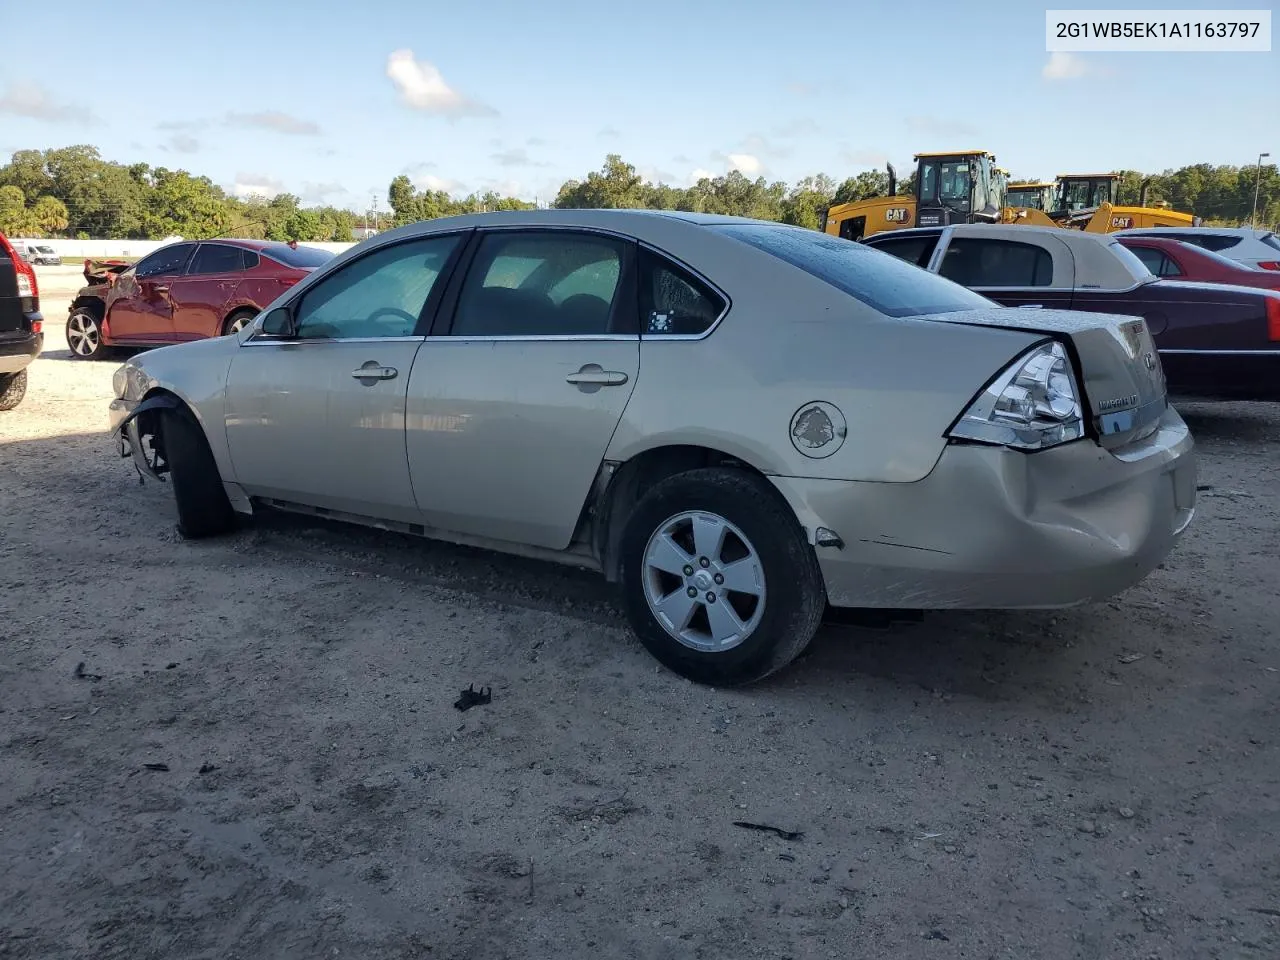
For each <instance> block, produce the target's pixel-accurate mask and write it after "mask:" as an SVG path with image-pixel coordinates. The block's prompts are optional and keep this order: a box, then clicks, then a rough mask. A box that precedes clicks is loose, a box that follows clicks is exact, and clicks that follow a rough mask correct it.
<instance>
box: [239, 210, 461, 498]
mask: <svg viewBox="0 0 1280 960" xmlns="http://www.w3.org/2000/svg"><path fill="white" fill-rule="evenodd" d="M465 237H466V234H465V232H459V233H450V234H435V235H431V236H427V237H417V238H414V239H410V240H403V241H400V242H397V243H393V244H388V245H381V246H377V247H374V248H373V249H372V250H370V251H369V252H367V253H365V254H364V255H363V256H360V257H358V258H356V259H354V260H351V261H348V262H347V263H344V264H343V265H342V266H341V267H339V268H338V269H336V270H334V271H332V272H329V273H326V274H325V275H324V276H322V277H319V278H318V279H317V280H316V282H314V283H311V284H308V285H307V286H304V287H300V288H299V290H298V293H297V295H296V296H295V297H294V298H293V299H292V300H290V301H288V302H287V303H286V304H285V305H284V306H282V307H278V308H277V309H275V310H272V311H271V312H270V313H269V314H268V315H267V316H266V317H264V318H263V324H262V326H263V329H262V330H258V331H255V332H254V333H253V334H252V335H251V336H250V337H249V338H248V339H246V340H245V341H244V342H243V343H241V344H240V346H239V348H238V349H237V350H236V351H235V357H234V358H233V359H232V361H231V366H230V370H229V372H228V376H227V390H226V406H225V422H226V434H227V445H228V449H229V451H230V454H231V462H232V464H233V466H234V469H235V473H236V479H237V481H238V482H239V483H240V485H241V486H242V487H243V488H244V489H245V492H246V493H248V494H249V495H250V496H258V497H269V498H273V499H278V500H285V501H290V502H295V503H302V504H307V505H310V506H314V507H322V508H326V509H329V510H334V511H341V512H345V513H352V514H358V515H360V516H364V517H376V518H381V519H387V520H399V521H403V522H417V521H418V520H419V516H418V509H417V505H416V503H415V501H414V496H413V488H412V486H411V484H410V480H409V466H408V463H407V460H406V457H405V396H406V392H407V387H408V384H409V382H410V379H411V371H412V370H413V367H414V361H415V357H416V355H417V353H418V350H419V348H420V347H421V345H422V342H423V333H425V331H426V329H427V325H428V324H429V323H430V319H431V316H432V314H433V313H434V311H435V309H436V307H437V305H438V304H439V299H440V294H441V293H442V292H443V288H444V282H445V280H447V278H448V276H449V274H450V272H451V271H452V269H453V263H454V261H455V259H456V257H457V255H458V254H459V253H460V251H461V247H462V244H463V242H464V240H465ZM282 310H284V311H291V312H292V317H293V319H294V322H295V324H296V332H295V335H293V336H272V335H270V334H269V333H268V332H267V331H269V330H272V329H274V323H273V318H275V317H276V316H277V315H279V314H280V312H281V311H282Z"/></svg>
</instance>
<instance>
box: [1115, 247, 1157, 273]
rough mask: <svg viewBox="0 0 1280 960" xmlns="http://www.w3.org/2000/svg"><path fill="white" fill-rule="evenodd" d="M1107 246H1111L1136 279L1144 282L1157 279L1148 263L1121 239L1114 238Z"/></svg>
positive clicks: (1117, 257)
mask: <svg viewBox="0 0 1280 960" xmlns="http://www.w3.org/2000/svg"><path fill="white" fill-rule="evenodd" d="M1107 246H1108V247H1110V248H1111V252H1112V253H1114V254H1115V255H1116V259H1118V260H1119V261H1120V262H1121V263H1122V264H1123V265H1124V267H1125V269H1126V270H1128V271H1129V274H1130V275H1131V276H1132V277H1133V279H1134V280H1135V281H1137V282H1142V281H1144V280H1154V279H1156V276H1155V274H1153V273H1152V272H1151V271H1150V270H1148V269H1147V265H1146V264H1145V263H1143V262H1142V258H1141V257H1139V256H1138V255H1137V254H1136V253H1134V252H1133V251H1132V250H1130V249H1129V248H1128V247H1126V246H1125V245H1124V244H1123V243H1121V242H1120V241H1119V240H1112V241H1110V242H1109V243H1108V244H1107Z"/></svg>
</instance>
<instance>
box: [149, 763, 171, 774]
mask: <svg viewBox="0 0 1280 960" xmlns="http://www.w3.org/2000/svg"><path fill="white" fill-rule="evenodd" d="M142 766H143V767H144V768H145V769H147V770H155V771H156V772H157V773H168V772H169V765H168V764H167V763H144V764H143V765H142Z"/></svg>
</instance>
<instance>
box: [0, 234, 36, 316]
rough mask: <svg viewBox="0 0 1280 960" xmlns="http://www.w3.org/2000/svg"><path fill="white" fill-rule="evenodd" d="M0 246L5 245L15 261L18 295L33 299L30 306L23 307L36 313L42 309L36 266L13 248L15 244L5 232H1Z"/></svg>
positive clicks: (10, 256)
mask: <svg viewBox="0 0 1280 960" xmlns="http://www.w3.org/2000/svg"><path fill="white" fill-rule="evenodd" d="M0 246H3V247H4V249H5V252H6V253H8V254H9V259H10V260H12V261H13V269H14V272H15V273H16V274H17V275H18V296H19V297H22V298H23V299H24V300H26V299H29V300H30V301H31V306H30V308H27V307H26V306H25V305H24V307H23V309H24V310H25V309H29V310H30V312H32V313H35V312H36V311H37V310H39V309H40V284H39V283H37V282H36V269H35V267H33V266H31V264H29V263H27V261H25V260H23V259H22V257H20V256H19V255H18V251H17V250H15V249H13V244H11V243H10V242H9V240H8V238H7V237H5V236H4V235H3V234H0Z"/></svg>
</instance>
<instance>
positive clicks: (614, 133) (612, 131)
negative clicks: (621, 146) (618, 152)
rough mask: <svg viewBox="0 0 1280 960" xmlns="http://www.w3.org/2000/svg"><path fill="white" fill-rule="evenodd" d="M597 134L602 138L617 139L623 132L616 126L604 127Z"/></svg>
mask: <svg viewBox="0 0 1280 960" xmlns="http://www.w3.org/2000/svg"><path fill="white" fill-rule="evenodd" d="M596 136H597V137H599V138H600V139H601V140H617V139H618V138H619V137H620V136H622V134H621V133H620V132H619V131H618V130H617V129H616V128H614V127H604V128H602V129H601V130H600V132H599V133H597V134H596Z"/></svg>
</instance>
